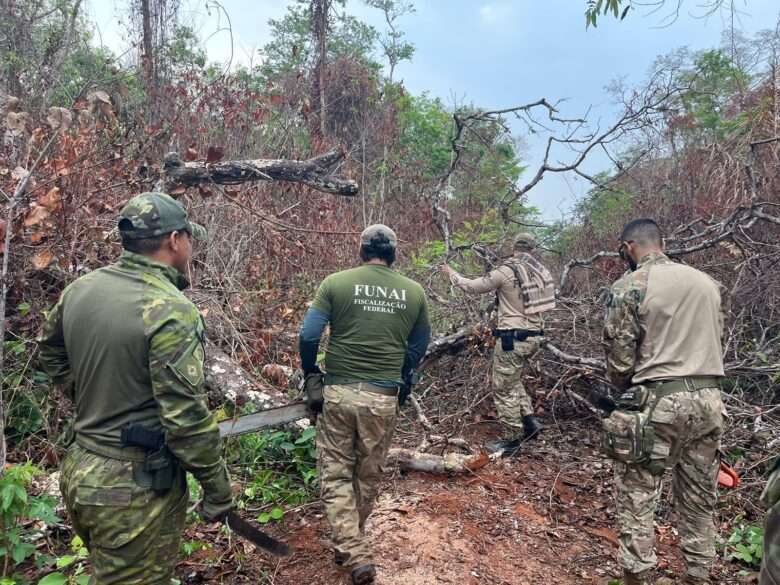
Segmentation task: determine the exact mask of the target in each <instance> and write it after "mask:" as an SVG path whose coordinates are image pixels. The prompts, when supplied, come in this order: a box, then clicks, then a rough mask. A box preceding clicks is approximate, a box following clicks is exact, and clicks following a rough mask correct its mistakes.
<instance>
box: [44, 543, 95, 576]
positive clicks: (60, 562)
mask: <svg viewBox="0 0 780 585" xmlns="http://www.w3.org/2000/svg"><path fill="white" fill-rule="evenodd" d="M70 550H71V552H72V554H69V555H63V556H61V557H59V558H57V559H56V561H55V566H56V567H57V569H60V570H59V571H55V572H54V573H49V574H48V575H46V576H45V577H44V578H43V579H41V580H40V581H38V585H87V584H88V583H89V575H86V574H84V570H85V568H84V561H86V559H87V557H88V556H89V551H88V550H87V547H86V546H84V542H83V541H82V540H81V539H80V538H79V537H78V536H74V537H73V540H72V541H71V542H70ZM68 568H70V570H69V571H68V572H67V573H63V572H62V570H63V569H68Z"/></svg>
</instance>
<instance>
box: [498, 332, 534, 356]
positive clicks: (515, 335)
mask: <svg viewBox="0 0 780 585" xmlns="http://www.w3.org/2000/svg"><path fill="white" fill-rule="evenodd" d="M492 333H493V337H499V338H501V349H503V350H504V351H512V350H514V349H515V340H517V341H525V340H526V339H528V338H529V337H541V336H543V335H544V332H543V331H529V330H527V329H493V331H492Z"/></svg>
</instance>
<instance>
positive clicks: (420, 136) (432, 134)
mask: <svg viewBox="0 0 780 585" xmlns="http://www.w3.org/2000/svg"><path fill="white" fill-rule="evenodd" d="M396 105H397V108H398V124H399V127H400V128H399V131H400V140H399V147H400V152H401V166H402V167H409V168H414V169H415V174H419V175H421V176H422V178H424V179H425V180H431V179H434V178H435V177H437V176H439V175H441V174H443V173H444V172H445V171H446V170H447V168H448V167H449V165H450V160H451V157H452V147H451V141H452V138H453V126H452V115H451V114H450V113H449V112H448V111H447V109H446V108H445V107H444V104H443V103H442V102H441V100H440V99H438V98H430V97H429V96H428V95H427V94H425V93H424V94H422V95H421V96H418V97H415V96H413V95H410V94H404V95H402V96H400V97H399V98H398V100H397V102H396Z"/></svg>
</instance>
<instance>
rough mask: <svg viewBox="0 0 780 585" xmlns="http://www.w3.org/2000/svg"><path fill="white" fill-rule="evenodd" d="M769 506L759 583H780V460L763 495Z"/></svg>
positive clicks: (776, 584) (764, 501) (770, 584)
mask: <svg viewBox="0 0 780 585" xmlns="http://www.w3.org/2000/svg"><path fill="white" fill-rule="evenodd" d="M761 501H762V502H763V503H764V504H765V505H766V507H767V515H766V522H765V523H764V559H763V561H762V564H761V574H760V575H759V577H758V585H780V462H778V467H777V468H776V469H775V471H774V472H773V473H772V475H771V476H770V477H769V481H768V482H767V484H766V488H764V493H763V494H762V495H761Z"/></svg>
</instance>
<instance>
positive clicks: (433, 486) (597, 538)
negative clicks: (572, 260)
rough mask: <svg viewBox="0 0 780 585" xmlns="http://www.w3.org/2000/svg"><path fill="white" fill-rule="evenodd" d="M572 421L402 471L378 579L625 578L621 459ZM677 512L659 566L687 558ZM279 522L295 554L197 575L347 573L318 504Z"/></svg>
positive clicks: (317, 580)
mask: <svg viewBox="0 0 780 585" xmlns="http://www.w3.org/2000/svg"><path fill="white" fill-rule="evenodd" d="M567 431H568V432H564V433H559V432H554V431H551V432H549V433H548V434H547V436H546V437H545V439H544V440H543V441H542V442H540V443H539V444H537V445H535V449H534V451H533V452H529V453H526V454H523V455H521V456H520V457H518V458H516V459H512V460H502V461H499V462H497V463H491V464H489V465H488V466H487V467H485V468H483V469H482V470H480V471H479V472H477V473H475V474H473V475H469V476H459V477H452V478H447V477H438V476H431V475H427V474H422V473H410V474H405V475H401V474H399V473H396V474H395V476H394V477H392V478H391V479H389V481H388V483H387V485H386V487H385V490H384V492H383V494H382V496H381V497H380V500H379V502H378V503H377V507H376V509H375V512H374V514H373V515H372V517H371V519H370V520H369V523H368V525H367V532H368V534H369V535H370V538H371V541H372V543H373V547H374V550H375V551H376V562H377V565H378V567H377V568H378V576H379V578H378V581H377V583H378V584H379V585H431V584H439V583H442V584H445V583H451V584H458V585H475V584H485V583H489V584H495V585H537V584H553V583H555V584H560V585H569V584H597V585H606V584H607V583H609V581H610V580H612V579H615V578H617V576H618V574H619V571H618V568H617V564H616V561H615V557H616V548H617V536H616V533H615V531H614V525H615V522H614V512H613V506H612V481H611V468H610V466H609V464H608V463H607V462H605V461H604V460H603V459H602V458H601V456H600V455H599V453H598V448H597V443H596V436H595V433H592V432H590V433H585V436H579V435H578V434H572V432H571V431H572V429H567ZM579 433H582V431H581V430H580V431H579ZM573 436H576V437H578V442H577V443H576V444H575V442H574V441H572V440H571V437H573ZM567 437H569V438H568V439H567ZM527 451H531V449H530V448H529V449H527ZM667 515H668V510H664V511H663V513H662V515H661V517H660V518H659V525H658V527H657V540H658V553H659V559H660V567H661V569H662V570H663V569H673V568H677V569H679V567H680V566H681V561H680V557H679V553H678V552H677V549H676V547H675V545H676V536H675V532H674V530H673V529H672V528H671V527H670V526H669V523H670V520H667V518H666V516H667ZM274 532H275V533H276V534H277V535H278V536H279V537H281V538H284V539H285V540H287V541H288V542H289V543H290V544H291V545H292V546H293V547H294V548H295V554H294V555H293V556H292V557H290V558H289V559H284V560H281V561H279V562H275V561H273V560H271V559H269V557H266V556H265V555H260V554H248V555H247V556H246V557H245V558H244V559H243V563H242V564H241V565H240V566H239V567H238V568H237V570H236V573H234V574H233V575H232V576H229V575H222V576H219V577H217V576H216V575H212V577H211V578H209V577H207V576H205V575H204V576H203V577H205V579H204V578H203V577H201V580H198V579H196V580H188V581H187V582H188V583H196V582H209V583H211V582H224V583H244V582H254V583H257V582H258V580H259V582H261V583H268V584H274V585H337V584H342V583H343V584H347V583H349V580H348V578H347V577H346V576H345V575H344V574H342V573H341V572H340V571H339V570H338V569H337V568H336V567H335V565H334V564H333V557H332V552H331V550H330V548H329V544H328V540H327V526H326V524H325V521H324V519H323V517H322V512H321V509H320V508H319V506H312V507H311V508H308V509H307V510H305V511H303V512H301V513H297V514H294V515H291V516H290V517H288V518H286V519H285V522H284V524H283V525H282V526H275V527H274ZM718 570H719V571H720V572H721V573H722V579H720V580H718V581H715V583H736V582H739V580H738V579H737V578H736V577H735V576H734V575H736V572H737V570H738V569H737V568H735V567H733V566H730V565H729V566H727V567H726V568H725V569H724V568H723V567H720V566H719V569H718ZM730 575H731V576H730Z"/></svg>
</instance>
